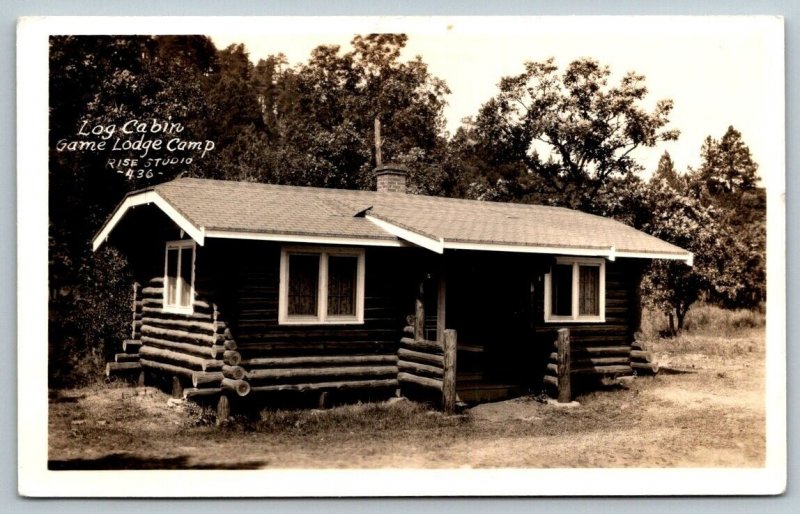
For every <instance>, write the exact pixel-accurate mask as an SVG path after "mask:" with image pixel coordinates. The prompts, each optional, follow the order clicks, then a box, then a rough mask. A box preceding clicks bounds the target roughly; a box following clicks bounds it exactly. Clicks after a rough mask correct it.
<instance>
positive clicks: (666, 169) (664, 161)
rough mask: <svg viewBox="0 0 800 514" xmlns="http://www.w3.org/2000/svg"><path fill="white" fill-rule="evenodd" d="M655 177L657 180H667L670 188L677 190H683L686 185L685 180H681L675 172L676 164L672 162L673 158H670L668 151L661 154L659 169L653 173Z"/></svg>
mask: <svg viewBox="0 0 800 514" xmlns="http://www.w3.org/2000/svg"><path fill="white" fill-rule="evenodd" d="M653 176H654V177H656V179H663V180H666V181H667V183H668V184H669V185H670V187H672V188H673V189H676V190H679V189H681V188H682V187H683V186H684V185H685V183H684V180H683V178H681V176H680V175H678V172H677V171H676V170H675V163H674V162H673V161H672V156H670V154H669V152H667V151H665V152H664V153H663V154H661V158H660V159H659V160H658V167H657V168H656V171H655V173H653Z"/></svg>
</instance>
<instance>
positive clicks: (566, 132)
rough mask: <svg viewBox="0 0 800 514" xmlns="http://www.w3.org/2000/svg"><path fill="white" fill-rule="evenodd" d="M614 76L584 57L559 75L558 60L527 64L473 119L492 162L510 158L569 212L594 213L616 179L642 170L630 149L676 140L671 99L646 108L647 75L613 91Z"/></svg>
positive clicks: (634, 76)
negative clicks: (669, 126)
mask: <svg viewBox="0 0 800 514" xmlns="http://www.w3.org/2000/svg"><path fill="white" fill-rule="evenodd" d="M610 75H611V72H610V70H609V68H608V67H607V66H602V65H600V64H599V63H598V62H597V61H594V60H592V59H588V58H583V59H579V60H576V61H574V62H572V63H570V64H569V66H567V68H566V69H565V70H564V71H563V73H559V72H558V68H557V67H556V65H555V64H554V60H553V59H548V60H547V61H544V62H539V63H537V62H527V63H525V71H524V72H523V73H521V74H519V75H516V76H511V77H505V78H503V79H502V80H501V81H500V92H499V94H498V95H497V96H496V97H495V98H493V99H491V100H490V101H489V102H487V103H486V104H485V105H484V106H483V107H482V108H481V110H480V113H479V115H478V117H477V119H476V120H475V122H474V124H475V131H476V132H477V136H478V138H479V139H480V140H481V144H482V145H483V146H484V148H485V149H486V150H487V152H488V154H489V155H490V156H493V157H490V160H491V159H492V158H496V157H494V156H500V155H507V156H509V157H510V158H512V159H514V160H515V161H517V162H519V163H522V164H523V165H524V171H521V172H520V174H518V175H517V178H518V179H519V178H520V177H524V176H525V173H528V174H532V175H534V176H535V177H536V178H537V180H536V181H535V182H534V184H533V186H534V187H536V188H537V189H539V190H540V191H541V192H542V193H546V194H547V195H549V196H551V197H552V196H555V197H557V198H558V199H559V200H560V202H561V203H562V204H564V205H567V206H570V207H576V208H580V209H583V210H588V211H595V210H596V206H595V205H594V202H595V199H596V197H597V195H598V193H599V192H600V190H601V189H602V188H603V187H604V186H605V185H606V184H607V183H608V182H609V181H610V180H612V179H615V178H622V177H625V176H626V175H631V174H635V173H636V172H638V171H640V169H641V167H640V166H639V164H638V163H637V162H636V161H635V160H634V158H633V153H632V152H633V151H634V150H636V149H637V148H640V147H652V146H655V145H656V144H657V143H659V142H661V141H670V140H674V139H677V137H678V131H677V130H674V129H665V128H664V127H665V126H666V125H667V123H668V121H669V120H668V116H669V113H670V112H671V110H672V101H671V100H660V101H658V102H656V106H655V108H654V109H653V110H652V111H650V112H648V111H646V110H645V109H644V108H643V107H642V105H641V104H642V102H643V100H644V98H645V96H646V94H647V88H646V87H645V85H644V77H643V76H642V75H638V74H636V73H633V72H630V73H628V74H626V75H625V76H624V77H623V78H622V79H621V80H620V82H619V83H618V84H617V85H613V86H612V85H609V77H610Z"/></svg>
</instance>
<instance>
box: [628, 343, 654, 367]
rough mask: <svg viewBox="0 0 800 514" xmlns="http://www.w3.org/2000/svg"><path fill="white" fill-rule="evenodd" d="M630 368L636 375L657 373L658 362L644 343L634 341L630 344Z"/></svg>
mask: <svg viewBox="0 0 800 514" xmlns="http://www.w3.org/2000/svg"><path fill="white" fill-rule="evenodd" d="M630 358H631V368H633V371H634V373H636V374H637V375H655V374H656V373H658V362H657V361H656V359H655V357H654V356H653V353H652V352H651V351H650V350H649V348H647V345H645V343H642V342H640V341H634V342H633V343H632V344H631V352H630Z"/></svg>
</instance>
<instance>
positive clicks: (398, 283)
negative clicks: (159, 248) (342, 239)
mask: <svg viewBox="0 0 800 514" xmlns="http://www.w3.org/2000/svg"><path fill="white" fill-rule="evenodd" d="M280 251H281V246H280V245H279V244H271V243H263V242H242V241H238V242H237V241H234V242H223V243H220V242H218V241H209V242H208V243H207V248H205V249H204V254H205V255H204V258H203V266H204V269H203V272H202V273H201V274H199V275H198V277H197V279H196V280H197V287H198V289H199V290H200V291H201V292H203V293H205V294H206V295H207V296H208V297H213V298H214V300H215V301H216V302H217V303H218V304H219V305H220V309H221V311H222V312H224V314H225V316H226V320H228V322H229V324H230V330H231V332H232V333H233V334H235V337H236V343H237V351H239V352H240V354H241V356H242V362H241V363H240V366H241V367H242V368H244V370H245V377H244V380H246V381H247V382H248V383H249V384H250V385H251V394H253V393H267V392H276V391H319V392H320V393H324V392H327V391H332V390H346V389H372V390H376V389H378V390H382V391H385V392H386V393H389V392H393V391H394V389H396V388H397V386H398V355H397V348H398V336H399V334H400V333H401V330H402V327H403V324H404V321H403V314H402V312H404V311H401V310H400V308H399V305H401V304H402V303H403V296H404V293H405V295H406V296H407V297H408V298H411V297H412V296H411V294H412V290H411V289H410V288H408V287H407V286H406V285H405V284H407V283H408V281H407V280H404V279H403V276H404V270H405V269H407V266H404V265H403V264H402V260H403V259H404V257H405V255H404V252H405V249H403V250H398V249H396V248H394V249H381V248H367V249H366V253H365V268H366V269H365V294H364V323H363V324H352V325H348V324H322V325H313V324H312V325H308V324H306V325H291V324H285V325H282V324H279V322H278V300H279V299H278V295H279V284H280V277H279V268H280V266H279V263H280ZM408 252H414V250H412V249H408ZM198 266H199V264H198ZM406 305H407V304H406Z"/></svg>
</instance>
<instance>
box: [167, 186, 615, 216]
mask: <svg viewBox="0 0 800 514" xmlns="http://www.w3.org/2000/svg"><path fill="white" fill-rule="evenodd" d="M178 182H194V183H198V184H203V183H214V184H215V185H225V186H232V187H242V188H259V189H282V190H292V191H297V190H302V191H305V192H308V193H320V194H322V195H325V196H330V195H337V194H345V195H353V196H363V197H365V198H368V197H378V198H380V197H383V198H397V199H411V200H415V199H416V200H429V201H433V202H444V203H460V204H464V205H467V204H471V205H474V204H475V203H479V204H481V205H485V206H487V207H497V208H498V209H508V208H516V209H531V208H537V209H552V210H564V211H570V212H579V213H582V214H586V215H588V216H597V215H595V214H590V213H587V212H583V211H579V210H576V209H570V208H568V207H560V206H555V205H546V204H537V203H523V202H504V201H499V200H477V199H470V198H453V197H450V196H436V195H426V194H419V193H398V192H384V191H372V190H366V189H341V188H333V187H319V186H293V185H288V184H272V183H268V182H242V181H238V180H220V179H210V178H199V177H180V178H177V179H174V180H171V181H167V182H162V183H160V184H157V185H155V186H153V187H154V188H156V189H158V188H159V187H160V186H166V185H168V184H173V183H178ZM598 217H602V216H598Z"/></svg>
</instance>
